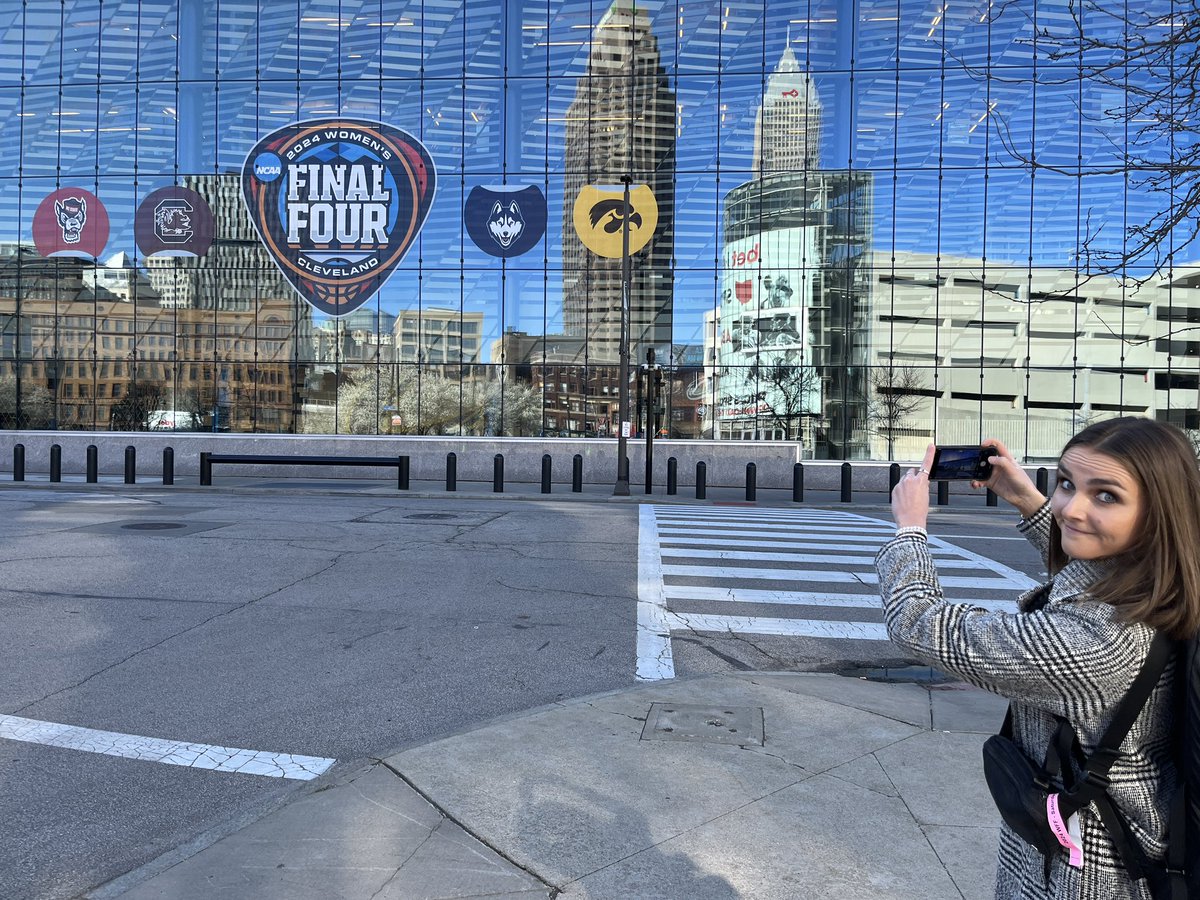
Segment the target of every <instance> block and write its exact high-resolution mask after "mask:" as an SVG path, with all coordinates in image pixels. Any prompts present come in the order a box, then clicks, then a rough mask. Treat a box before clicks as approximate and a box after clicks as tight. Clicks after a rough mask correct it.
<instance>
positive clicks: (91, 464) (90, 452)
mask: <svg viewBox="0 0 1200 900" xmlns="http://www.w3.org/2000/svg"><path fill="white" fill-rule="evenodd" d="M99 452H100V451H98V450H97V449H96V445H95V444H88V446H87V475H85V476H84V477H85V478H86V479H87V483H88V484H95V483H96V482H97V481H98V480H99V477H98V474H97V470H98V469H99V464H98V461H97V457H98V456H99Z"/></svg>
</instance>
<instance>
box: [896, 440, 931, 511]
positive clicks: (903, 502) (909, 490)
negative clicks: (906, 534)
mask: <svg viewBox="0 0 1200 900" xmlns="http://www.w3.org/2000/svg"><path fill="white" fill-rule="evenodd" d="M934 449H935V448H934V445H933V444H930V445H929V449H927V450H926V451H925V460H924V461H923V462H922V463H921V467H920V468H919V469H909V470H908V471H907V472H905V473H904V477H903V478H901V479H900V482H899V483H898V484H897V485H896V487H895V490H893V491H892V518H893V519H895V520H896V525H897V526H898V527H900V528H904V527H906V526H909V525H920V526H921V527H922V528H924V527H925V523H926V522H927V521H928V519H929V467H930V466H932V465H933V452H934Z"/></svg>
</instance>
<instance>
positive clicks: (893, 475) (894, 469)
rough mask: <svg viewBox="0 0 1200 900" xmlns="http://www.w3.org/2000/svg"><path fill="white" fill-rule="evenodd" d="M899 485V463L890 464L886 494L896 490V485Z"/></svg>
mask: <svg viewBox="0 0 1200 900" xmlns="http://www.w3.org/2000/svg"><path fill="white" fill-rule="evenodd" d="M899 483H900V463H892V464H891V465H890V466H888V494H889V495H890V494H891V493H892V491H894V490H895V489H896V485H898V484H899Z"/></svg>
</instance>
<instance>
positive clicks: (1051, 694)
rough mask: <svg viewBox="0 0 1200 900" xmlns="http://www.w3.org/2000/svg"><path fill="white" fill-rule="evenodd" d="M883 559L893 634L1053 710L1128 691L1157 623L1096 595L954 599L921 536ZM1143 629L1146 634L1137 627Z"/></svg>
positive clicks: (1070, 712)
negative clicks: (1120, 615) (1123, 618)
mask: <svg viewBox="0 0 1200 900" xmlns="http://www.w3.org/2000/svg"><path fill="white" fill-rule="evenodd" d="M875 566H876V570H877V572H878V574H879V589H880V595H881V598H882V602H883V614H884V622H885V625H886V627H887V631H888V636H889V637H890V638H891V639H892V641H893V642H895V643H896V644H897V645H898V646H900V647H902V648H903V649H905V650H907V651H908V652H910V653H912V654H913V655H914V656H917V657H919V658H920V659H922V660H925V661H927V662H929V663H932V664H933V665H936V666H939V667H941V668H943V669H945V670H947V671H949V672H951V673H953V674H954V675H957V676H958V677H959V678H962V679H963V680H964V681H967V682H969V683H971V684H974V685H976V686H978V687H981V688H984V689H985V690H988V691H992V692H993V693H996V694H1000V695H1002V696H1005V697H1020V698H1021V699H1022V700H1023V701H1024V702H1026V703H1029V704H1031V705H1033V706H1036V707H1039V708H1041V709H1043V710H1045V711H1047V712H1049V713H1052V714H1055V715H1062V716H1066V717H1068V718H1071V719H1078V718H1079V717H1080V716H1083V717H1090V716H1093V715H1096V714H1098V713H1099V712H1100V710H1101V709H1103V708H1106V707H1108V706H1109V705H1110V704H1111V703H1112V702H1114V698H1117V699H1119V698H1120V697H1121V696H1122V695H1123V694H1124V693H1125V691H1126V690H1127V689H1128V688H1129V685H1130V684H1131V683H1132V680H1133V676H1134V675H1135V674H1136V673H1137V671H1138V668H1139V667H1140V665H1141V662H1142V660H1143V659H1144V658H1145V653H1146V647H1147V646H1148V644H1149V639H1150V637H1151V635H1150V633H1149V629H1145V628H1143V627H1141V626H1132V627H1131V626H1129V625H1125V624H1122V623H1120V622H1118V621H1116V620H1115V617H1114V615H1113V613H1114V608H1113V607H1112V606H1110V605H1108V604H1104V603H1097V602H1095V601H1091V600H1088V599H1087V598H1086V597H1077V598H1075V600H1073V601H1067V600H1066V599H1065V598H1062V599H1060V601H1059V602H1052V603H1050V604H1048V605H1047V606H1046V607H1044V608H1043V609H1041V610H1039V611H1037V612H1031V613H1007V612H994V611H989V610H984V609H981V608H979V607H974V606H970V605H968V604H963V603H950V602H947V601H946V599H945V597H944V596H943V594H942V589H941V586H940V584H939V582H938V577H937V571H936V569H935V567H934V561H933V557H932V556H931V555H930V552H929V547H928V545H927V543H926V542H925V541H924V540H921V539H920V538H919V537H911V536H902V537H897V538H895V539H893V540H892V541H890V542H889V543H888V544H886V545H884V547H883V548H882V549H881V550H880V551H879V554H878V556H877V557H876V559H875ZM1056 593H1057V592H1056ZM1139 631H1145V632H1146V634H1145V635H1140V634H1133V633H1132V632H1139ZM1143 637H1144V640H1143V639H1142V638H1143Z"/></svg>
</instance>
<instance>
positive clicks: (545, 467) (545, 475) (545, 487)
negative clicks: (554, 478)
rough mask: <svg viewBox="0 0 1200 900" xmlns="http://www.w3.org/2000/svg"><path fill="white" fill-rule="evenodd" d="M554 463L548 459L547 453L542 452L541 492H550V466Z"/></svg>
mask: <svg viewBox="0 0 1200 900" xmlns="http://www.w3.org/2000/svg"><path fill="white" fill-rule="evenodd" d="M553 465H554V463H553V462H552V461H551V459H550V454H549V453H543V454H542V493H543V494H548V493H550V467H551V466H553Z"/></svg>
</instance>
